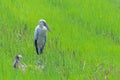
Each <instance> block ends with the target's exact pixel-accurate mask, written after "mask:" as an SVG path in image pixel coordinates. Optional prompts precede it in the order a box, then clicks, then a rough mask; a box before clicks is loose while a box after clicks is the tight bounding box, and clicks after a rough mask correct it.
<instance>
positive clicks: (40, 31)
mask: <svg viewBox="0 0 120 80" xmlns="http://www.w3.org/2000/svg"><path fill="white" fill-rule="evenodd" d="M47 30H48V31H50V28H49V26H48V25H47V23H46V21H45V20H44V19H41V20H40V21H39V25H38V26H37V27H36V28H35V32H34V45H35V48H36V52H37V54H38V55H39V54H41V53H42V52H43V49H44V47H45V43H46V32H47Z"/></svg>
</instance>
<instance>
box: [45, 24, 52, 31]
mask: <svg viewBox="0 0 120 80" xmlns="http://www.w3.org/2000/svg"><path fill="white" fill-rule="evenodd" d="M46 28H47V30H48V31H49V32H51V29H50V27H49V26H48V25H47V24H46Z"/></svg>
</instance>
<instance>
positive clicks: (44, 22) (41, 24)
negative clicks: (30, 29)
mask: <svg viewBox="0 0 120 80" xmlns="http://www.w3.org/2000/svg"><path fill="white" fill-rule="evenodd" d="M39 25H40V26H45V27H46V28H47V30H48V31H50V32H51V30H50V28H49V26H48V25H47V23H46V21H45V20H44V19H41V20H39Z"/></svg>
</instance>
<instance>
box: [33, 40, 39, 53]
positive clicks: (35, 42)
mask: <svg viewBox="0 0 120 80" xmlns="http://www.w3.org/2000/svg"><path fill="white" fill-rule="evenodd" d="M34 44H35V48H36V52H37V54H39V53H38V47H37V40H35V41H34Z"/></svg>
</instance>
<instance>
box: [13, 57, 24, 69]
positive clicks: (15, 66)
mask: <svg viewBox="0 0 120 80" xmlns="http://www.w3.org/2000/svg"><path fill="white" fill-rule="evenodd" d="M20 58H22V55H17V56H16V57H15V60H14V64H13V66H14V68H18V67H19V65H20V64H21V62H20Z"/></svg>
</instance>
